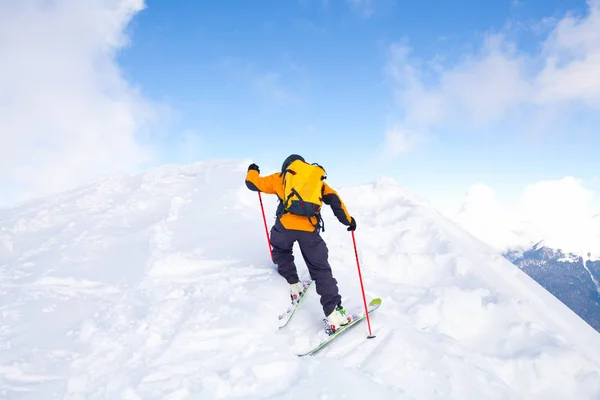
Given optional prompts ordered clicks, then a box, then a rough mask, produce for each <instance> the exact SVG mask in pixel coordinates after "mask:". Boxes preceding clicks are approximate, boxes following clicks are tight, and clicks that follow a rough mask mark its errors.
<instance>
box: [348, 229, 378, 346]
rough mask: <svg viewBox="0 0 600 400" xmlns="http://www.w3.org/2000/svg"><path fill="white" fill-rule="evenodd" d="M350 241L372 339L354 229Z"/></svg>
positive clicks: (370, 334) (369, 337)
mask: <svg viewBox="0 0 600 400" xmlns="http://www.w3.org/2000/svg"><path fill="white" fill-rule="evenodd" d="M352 242H353V243H354V254H355V255H356V266H357V267H358V279H359V280H360V289H361V290H362V296H363V302H364V304H365V313H366V315H367V325H368V327H369V336H367V338H368V339H373V338H374V337H375V335H373V334H372V333H371V321H370V320H369V308H368V307H367V299H366V297H365V288H364V286H363V281H362V275H361V273H360V263H359V262H358V250H356V239H355V238H354V231H352Z"/></svg>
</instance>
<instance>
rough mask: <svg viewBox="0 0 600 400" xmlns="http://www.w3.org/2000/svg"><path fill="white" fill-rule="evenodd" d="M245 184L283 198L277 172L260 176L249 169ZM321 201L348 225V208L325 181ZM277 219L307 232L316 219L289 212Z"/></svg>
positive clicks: (280, 181)
mask: <svg viewBox="0 0 600 400" xmlns="http://www.w3.org/2000/svg"><path fill="white" fill-rule="evenodd" d="M246 186H247V187H248V189H250V190H253V191H255V192H263V193H268V194H276V195H277V197H279V200H283V177H282V176H280V173H279V172H277V173H274V174H271V175H267V176H265V177H261V176H260V174H259V172H258V171H255V170H252V169H251V170H250V171H248V173H247V174H246ZM323 203H325V204H327V205H329V206H330V207H331V209H332V210H333V214H334V215H335V216H336V217H337V219H338V220H339V221H340V222H341V223H342V224H344V225H346V226H350V221H351V220H352V217H351V216H350V214H349V213H348V210H346V206H345V205H344V202H343V201H342V199H341V198H340V196H339V195H338V194H337V192H336V191H335V190H333V189H332V188H331V187H330V186H329V185H327V184H326V183H325V182H323ZM279 221H280V222H281V224H282V225H283V226H284V227H285V228H286V229H292V230H299V231H309V232H312V231H314V230H315V226H314V225H313V224H316V223H317V219H316V218H315V217H312V221H311V222H312V224H311V222H309V220H308V218H306V217H305V216H302V215H295V214H290V213H285V214H283V215H282V216H281V217H280V218H279Z"/></svg>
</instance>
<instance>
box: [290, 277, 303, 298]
mask: <svg viewBox="0 0 600 400" xmlns="http://www.w3.org/2000/svg"><path fill="white" fill-rule="evenodd" d="M305 290H306V286H305V285H304V284H303V283H302V282H298V283H293V284H291V285H290V298H291V299H292V303H296V302H297V301H298V300H300V297H301V296H302V294H303V293H304V291H305Z"/></svg>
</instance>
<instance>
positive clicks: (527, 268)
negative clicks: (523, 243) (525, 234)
mask: <svg viewBox="0 0 600 400" xmlns="http://www.w3.org/2000/svg"><path fill="white" fill-rule="evenodd" d="M504 256H505V257H506V258H507V259H508V260H509V261H511V262H512V263H514V264H515V265H517V266H518V267H519V268H521V269H522V270H523V271H524V272H525V273H527V275H529V276H530V277H531V278H533V279H534V280H535V281H536V282H538V283H539V284H540V285H541V286H542V287H544V288H545V289H546V290H548V291H549V292H550V293H552V294H553V295H554V296H555V297H556V298H558V299H559V300H560V301H562V302H563V303H564V304H565V305H566V306H567V307H569V308H570V309H571V310H573V311H574V312H575V313H576V314H577V315H579V316H580V317H581V318H582V319H583V320H585V321H586V322H587V323H588V324H589V325H590V326H592V327H593V328H594V329H596V330H597V331H598V332H600V260H598V259H596V260H594V259H592V258H591V257H592V254H591V253H588V254H586V256H587V257H584V256H580V255H577V254H574V253H570V252H563V251H562V250H561V249H555V248H551V247H548V246H545V245H544V244H543V242H539V243H536V244H535V245H534V246H533V247H531V248H530V249H529V250H526V251H517V250H511V251H508V252H505V253H504Z"/></svg>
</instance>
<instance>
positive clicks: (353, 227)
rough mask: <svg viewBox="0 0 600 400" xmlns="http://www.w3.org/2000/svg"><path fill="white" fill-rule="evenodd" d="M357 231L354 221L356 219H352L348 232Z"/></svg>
mask: <svg viewBox="0 0 600 400" xmlns="http://www.w3.org/2000/svg"><path fill="white" fill-rule="evenodd" d="M355 230H356V220H355V219H354V217H351V221H350V226H349V227H348V231H355Z"/></svg>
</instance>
